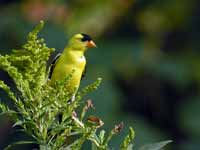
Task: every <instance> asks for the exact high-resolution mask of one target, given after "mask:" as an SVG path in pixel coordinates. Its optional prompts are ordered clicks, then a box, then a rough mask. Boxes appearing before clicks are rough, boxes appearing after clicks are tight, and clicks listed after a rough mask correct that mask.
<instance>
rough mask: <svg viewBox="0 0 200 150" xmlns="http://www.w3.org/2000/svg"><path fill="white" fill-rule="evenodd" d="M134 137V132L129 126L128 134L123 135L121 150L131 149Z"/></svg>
mask: <svg viewBox="0 0 200 150" xmlns="http://www.w3.org/2000/svg"><path fill="white" fill-rule="evenodd" d="M134 137H135V132H134V130H133V128H132V127H130V128H129V134H128V135H127V136H126V137H125V139H124V141H123V142H122V144H121V146H120V148H121V150H129V149H132V146H133V144H132V141H133V139H134Z"/></svg>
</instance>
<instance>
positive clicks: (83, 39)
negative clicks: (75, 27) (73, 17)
mask: <svg viewBox="0 0 200 150" xmlns="http://www.w3.org/2000/svg"><path fill="white" fill-rule="evenodd" d="M81 34H82V36H83V38H82V39H81V41H83V42H84V41H91V40H92V38H91V37H90V36H89V35H87V34H84V33H81Z"/></svg>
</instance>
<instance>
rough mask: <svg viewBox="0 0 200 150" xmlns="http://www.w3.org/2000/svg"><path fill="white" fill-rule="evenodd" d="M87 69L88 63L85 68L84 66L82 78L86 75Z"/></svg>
mask: <svg viewBox="0 0 200 150" xmlns="http://www.w3.org/2000/svg"><path fill="white" fill-rule="evenodd" d="M86 71H87V67H86V65H85V68H84V70H83V73H82V76H81V80H82V79H83V78H84V77H85V75H86Z"/></svg>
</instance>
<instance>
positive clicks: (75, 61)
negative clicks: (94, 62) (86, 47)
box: [50, 52, 86, 91]
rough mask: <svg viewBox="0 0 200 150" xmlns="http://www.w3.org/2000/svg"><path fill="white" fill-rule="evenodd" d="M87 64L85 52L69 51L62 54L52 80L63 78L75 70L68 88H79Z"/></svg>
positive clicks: (71, 89) (70, 89)
mask: <svg viewBox="0 0 200 150" xmlns="http://www.w3.org/2000/svg"><path fill="white" fill-rule="evenodd" d="M85 65H86V59H85V57H84V55H83V53H82V54H81V53H76V52H69V53H67V55H66V54H65V55H61V57H60V58H59V60H58V62H57V63H56V66H55V68H54V70H53V73H52V77H51V81H50V82H51V83H52V82H55V81H56V80H63V79H64V78H65V77H67V76H68V75H69V74H71V73H72V71H73V70H74V73H73V76H72V79H70V81H69V83H68V85H67V87H66V88H67V90H69V91H73V90H74V89H75V88H76V89H78V88H79V85H80V80H81V77H82V74H83V71H84V69H85Z"/></svg>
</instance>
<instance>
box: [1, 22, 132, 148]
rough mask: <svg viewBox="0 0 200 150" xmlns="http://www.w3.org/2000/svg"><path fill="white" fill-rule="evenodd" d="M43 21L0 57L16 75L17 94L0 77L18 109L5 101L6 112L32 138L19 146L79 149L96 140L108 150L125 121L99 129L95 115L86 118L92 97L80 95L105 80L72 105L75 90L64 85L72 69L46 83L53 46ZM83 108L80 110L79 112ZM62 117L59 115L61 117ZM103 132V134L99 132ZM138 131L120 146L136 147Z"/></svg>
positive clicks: (12, 76)
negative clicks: (41, 34) (17, 46)
mask: <svg viewBox="0 0 200 150" xmlns="http://www.w3.org/2000/svg"><path fill="white" fill-rule="evenodd" d="M43 25H44V23H43V21H41V22H40V24H39V25H38V26H37V27H36V28H35V29H34V30H33V31H32V32H30V33H29V34H28V37H27V43H26V44H24V45H23V46H22V49H20V50H13V51H12V53H11V54H10V55H5V56H2V55H0V68H1V69H3V70H4V71H6V72H7V73H8V74H9V76H10V77H11V78H12V79H13V81H14V83H15V86H16V89H17V90H16V92H13V91H12V90H11V88H10V87H9V86H8V85H6V84H5V83H4V81H0V88H2V89H3V90H4V91H5V92H7V94H8V96H9V97H10V99H11V100H12V103H13V105H14V108H10V107H9V106H8V105H6V104H4V103H1V104H0V109H1V111H2V114H7V115H9V116H10V117H11V118H12V119H13V121H14V125H13V126H14V127H15V126H21V130H22V131H24V132H25V133H26V134H28V135H30V136H31V137H32V138H33V139H34V140H33V141H19V142H16V143H14V144H11V145H9V146H8V147H7V148H6V149H9V148H10V147H12V146H13V145H15V144H27V143H37V144H38V145H40V150H68V149H72V150H77V149H81V147H82V145H83V143H84V142H85V141H90V142H91V143H92V149H93V150H95V149H96V150H108V149H109V148H110V145H109V142H110V140H111V138H112V137H113V135H115V134H117V133H119V132H120V131H121V129H122V128H123V124H122V123H120V124H119V125H116V126H115V127H114V128H113V129H112V130H111V131H110V132H109V133H107V134H106V132H105V131H104V130H101V131H99V132H98V130H100V129H99V128H100V127H101V126H102V125H103V121H101V119H99V118H98V117H95V116H89V117H86V115H85V114H86V113H87V110H88V109H90V108H92V107H93V104H92V102H91V101H90V100H88V101H87V102H86V104H85V105H84V102H83V100H82V98H83V97H84V96H85V95H86V94H87V93H88V92H92V91H94V90H96V89H97V88H98V86H99V85H100V83H101V79H100V78H98V79H97V80H96V81H95V82H94V83H92V84H90V85H88V86H86V87H85V88H83V89H82V90H80V91H79V92H78V93H77V94H76V99H75V101H73V102H71V103H70V104H69V103H68V100H69V99H70V98H71V96H72V94H73V93H70V92H67V89H65V85H66V84H67V83H68V81H69V80H70V79H71V77H72V76H73V72H72V73H71V74H70V75H68V76H67V77H66V78H65V79H64V80H63V81H58V82H56V84H55V85H54V87H51V86H50V85H49V84H48V69H47V66H46V65H47V61H48V59H49V56H50V54H51V52H53V51H54V49H53V48H48V47H47V46H46V44H45V42H44V39H42V38H38V33H39V31H40V30H41V29H42V27H43ZM76 112H79V113H76ZM60 114H62V118H61V119H59V115H60ZM98 133H99V134H98ZM133 139H134V130H133V129H132V128H131V127H130V133H129V134H128V135H127V137H126V138H125V139H124V141H123V142H122V144H121V146H120V147H121V149H122V150H127V149H132V146H133V145H132V144H131V143H132V142H133Z"/></svg>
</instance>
